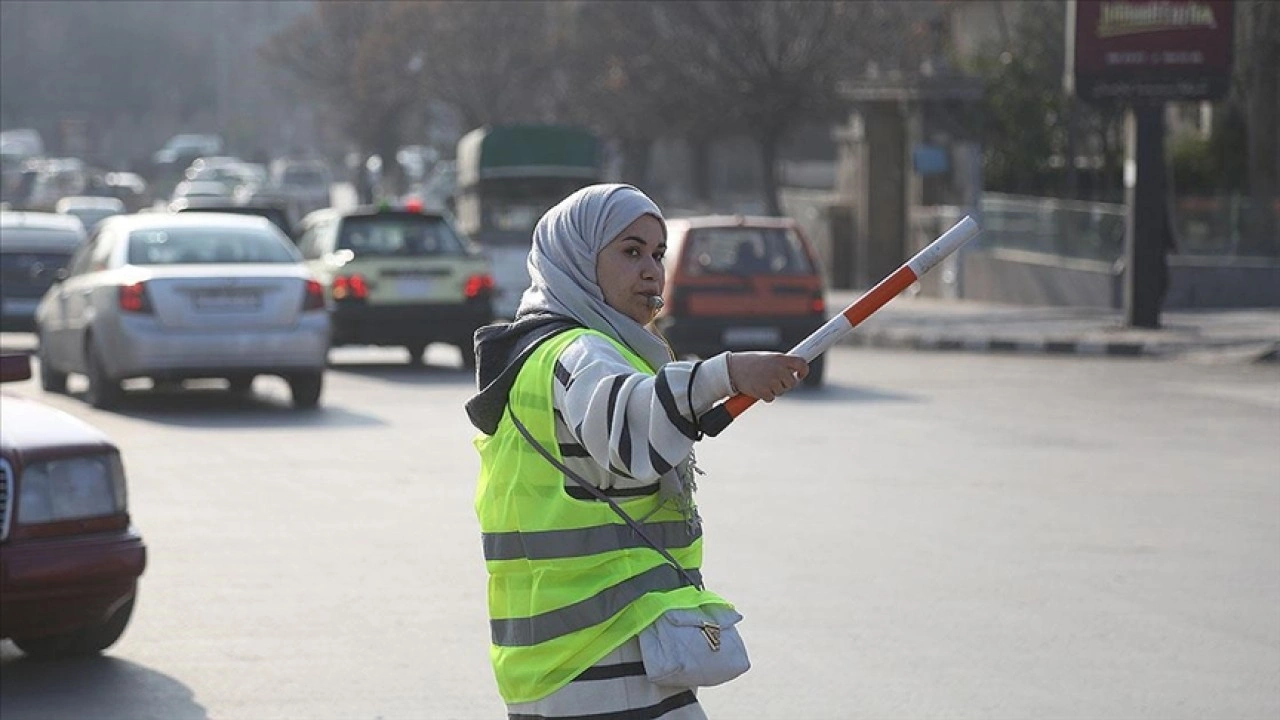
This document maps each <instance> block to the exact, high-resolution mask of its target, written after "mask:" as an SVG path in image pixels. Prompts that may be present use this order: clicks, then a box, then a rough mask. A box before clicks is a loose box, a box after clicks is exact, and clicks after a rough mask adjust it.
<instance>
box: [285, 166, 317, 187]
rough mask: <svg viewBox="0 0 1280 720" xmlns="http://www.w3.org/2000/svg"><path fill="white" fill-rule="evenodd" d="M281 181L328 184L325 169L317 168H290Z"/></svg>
mask: <svg viewBox="0 0 1280 720" xmlns="http://www.w3.org/2000/svg"><path fill="white" fill-rule="evenodd" d="M281 182H282V183H283V184H285V185H328V184H329V180H328V178H326V177H325V174H324V171H322V170H318V169H315V168H289V169H287V170H285V171H284V177H283V178H281Z"/></svg>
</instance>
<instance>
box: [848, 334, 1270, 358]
mask: <svg viewBox="0 0 1280 720" xmlns="http://www.w3.org/2000/svg"><path fill="white" fill-rule="evenodd" d="M843 344H846V345H855V346H861V347H880V348H893V349H899V350H925V351H935V352H976V353H991V354H1005V355H1009V354H1019V353H1022V354H1031V355H1085V356H1093V357H1148V358H1151V357H1172V356H1177V355H1182V354H1185V353H1193V352H1205V351H1215V350H1216V351H1227V350H1240V349H1242V348H1243V349H1246V350H1247V349H1253V350H1254V353H1252V354H1253V356H1254V357H1253V359H1254V360H1255V361H1257V362H1276V361H1277V360H1278V359H1280V343H1274V344H1272V345H1271V347H1269V348H1268V347H1267V344H1266V343H1261V344H1260V343H1258V342H1256V341H1254V342H1240V343H1229V344H1222V345H1214V346H1203V345H1200V346H1197V345H1177V344H1170V343H1167V342H1134V341H1115V342H1103V341H1096V340H1074V339H1068V338H1026V337H1017V338H1015V337H1001V336H988V337H977V336H957V335H941V334H925V333H915V332H903V331H894V330H862V331H859V330H854V331H853V333H852V334H851V335H850V336H849V337H847V338H846V339H845V340H844V341H843ZM1260 345H1261V349H1259V347H1260Z"/></svg>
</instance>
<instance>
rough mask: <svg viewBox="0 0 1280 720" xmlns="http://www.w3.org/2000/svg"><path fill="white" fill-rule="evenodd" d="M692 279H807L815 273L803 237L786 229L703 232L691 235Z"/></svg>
mask: <svg viewBox="0 0 1280 720" xmlns="http://www.w3.org/2000/svg"><path fill="white" fill-rule="evenodd" d="M689 243H690V246H689V252H688V253H686V254H685V257H686V258H687V261H686V265H685V268H684V271H685V272H687V273H689V274H690V275H753V274H760V273H773V274H780V275H804V274H809V273H812V272H813V265H812V264H811V263H810V262H809V256H808V255H807V254H805V252H804V247H803V246H802V245H801V241H800V238H799V236H797V235H796V233H795V232H794V231H792V230H788V229H785V228H751V227H726V228H701V229H698V230H693V231H691V232H690V233H689Z"/></svg>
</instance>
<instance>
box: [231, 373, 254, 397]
mask: <svg viewBox="0 0 1280 720" xmlns="http://www.w3.org/2000/svg"><path fill="white" fill-rule="evenodd" d="M254 377H255V376H253V375H233V376H231V377H229V378H227V387H228V389H230V390H231V394H233V395H241V396H244V395H252V394H253V379H254Z"/></svg>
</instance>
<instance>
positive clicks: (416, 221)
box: [338, 213, 467, 257]
mask: <svg viewBox="0 0 1280 720" xmlns="http://www.w3.org/2000/svg"><path fill="white" fill-rule="evenodd" d="M338 249H340V250H350V251H351V252H353V253H355V254H356V255H357V256H361V255H365V256H370V255H373V256H386V257H419V256H431V255H465V254H466V253H467V249H466V246H465V245H463V243H462V240H461V238H459V237H458V235H457V233H455V232H454V231H453V228H452V227H450V226H449V224H448V223H447V222H445V220H444V219H443V218H440V217H432V216H429V215H413V214H408V213H406V214H403V215H373V216H368V217H359V216H357V217H349V218H347V219H346V220H345V221H343V223H342V234H341V236H340V237H339V238H338Z"/></svg>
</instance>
